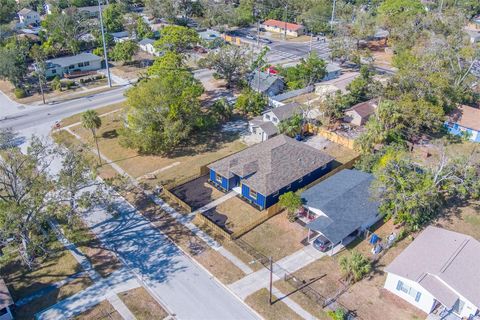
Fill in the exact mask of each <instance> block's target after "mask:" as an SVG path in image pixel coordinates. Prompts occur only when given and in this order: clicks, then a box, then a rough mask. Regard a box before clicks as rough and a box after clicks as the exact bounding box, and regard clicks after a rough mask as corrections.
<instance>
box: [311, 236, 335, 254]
mask: <svg viewBox="0 0 480 320" xmlns="http://www.w3.org/2000/svg"><path fill="white" fill-rule="evenodd" d="M313 247H314V248H315V249H317V250H318V251H321V252H326V251H328V250H330V249H331V248H332V243H331V242H330V241H329V240H328V239H327V238H325V236H323V235H319V236H318V237H317V238H316V239H315V240H314V241H313Z"/></svg>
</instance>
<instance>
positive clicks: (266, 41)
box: [258, 38, 272, 44]
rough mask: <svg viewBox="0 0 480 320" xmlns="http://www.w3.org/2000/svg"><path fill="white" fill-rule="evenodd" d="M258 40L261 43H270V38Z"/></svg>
mask: <svg viewBox="0 0 480 320" xmlns="http://www.w3.org/2000/svg"><path fill="white" fill-rule="evenodd" d="M258 41H260V42H262V43H266V44H270V43H272V40H270V39H266V38H260V39H259V40H258Z"/></svg>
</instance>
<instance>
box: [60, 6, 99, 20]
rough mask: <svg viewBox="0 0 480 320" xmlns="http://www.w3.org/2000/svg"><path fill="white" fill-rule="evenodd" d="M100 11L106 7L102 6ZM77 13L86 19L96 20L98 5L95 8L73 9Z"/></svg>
mask: <svg viewBox="0 0 480 320" xmlns="http://www.w3.org/2000/svg"><path fill="white" fill-rule="evenodd" d="M101 7H102V11H103V10H105V9H106V7H107V5H102V6H101ZM68 9H69V8H67V9H64V10H63V12H65V10H68ZM75 9H76V10H77V11H78V12H80V13H82V14H84V15H85V16H86V17H87V18H96V17H98V5H95V6H86V7H78V8H75Z"/></svg>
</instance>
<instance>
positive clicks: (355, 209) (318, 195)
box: [301, 169, 381, 250]
mask: <svg viewBox="0 0 480 320" xmlns="http://www.w3.org/2000/svg"><path fill="white" fill-rule="evenodd" d="M373 180H374V177H373V175H372V174H370V173H365V172H363V171H359V170H350V169H344V170H342V171H340V172H338V173H336V174H334V175H333V176H331V177H329V178H327V179H325V180H323V181H322V182H320V183H318V184H316V185H314V186H313V187H311V188H309V189H307V190H305V191H304V192H302V194H301V197H302V200H303V202H304V205H303V206H304V211H303V212H304V213H305V214H306V216H307V221H309V222H308V223H307V224H306V225H305V227H306V228H308V229H309V233H308V240H309V241H310V240H312V241H313V240H314V238H313V239H310V234H311V233H312V231H313V232H314V233H315V234H317V236H318V235H323V236H325V237H326V238H327V239H328V240H329V241H330V243H331V244H332V250H333V249H334V247H335V246H336V245H339V244H341V245H346V244H348V242H349V241H351V240H353V239H355V238H356V237H357V236H358V235H359V234H360V233H361V232H363V231H365V230H366V229H367V228H369V227H370V226H372V225H373V224H374V223H375V222H377V221H378V220H380V219H381V215H380V214H379V212H378V207H379V203H378V202H377V201H374V200H372V195H371V191H370V186H371V184H372V181H373Z"/></svg>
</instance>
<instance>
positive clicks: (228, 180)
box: [208, 135, 334, 209]
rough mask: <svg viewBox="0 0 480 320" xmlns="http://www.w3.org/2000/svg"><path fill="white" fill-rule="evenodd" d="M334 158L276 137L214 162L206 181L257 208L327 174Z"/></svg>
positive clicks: (297, 142)
mask: <svg viewBox="0 0 480 320" xmlns="http://www.w3.org/2000/svg"><path fill="white" fill-rule="evenodd" d="M333 160H334V158H333V157H331V156H330V155H328V154H326V153H324V152H322V151H320V150H317V149H315V148H313V147H311V146H309V145H307V144H305V143H303V142H299V141H296V140H294V139H292V138H289V137H287V136H285V135H278V136H276V137H273V138H272V139H268V140H267V141H265V142H262V143H259V144H256V145H254V146H252V147H249V148H247V149H245V150H243V151H240V152H237V153H235V154H233V155H231V156H229V157H226V158H224V159H222V160H219V161H217V162H214V163H212V164H210V165H209V166H208V168H209V169H210V179H209V181H210V182H211V183H213V184H214V185H215V186H217V187H218V188H221V189H223V190H225V191H229V190H232V189H233V190H235V191H237V193H239V194H240V195H241V196H242V197H243V198H244V199H246V200H247V201H248V202H250V203H252V204H253V205H255V206H257V207H259V208H260V209H265V208H268V207H270V206H272V205H273V204H275V203H276V202H277V201H278V197H279V196H280V195H282V194H284V193H286V192H289V191H296V190H298V189H299V188H302V187H304V186H305V185H307V184H309V183H311V182H312V181H314V180H316V179H318V178H320V177H321V176H323V175H324V174H325V173H327V172H329V171H330V170H331V167H332V162H333Z"/></svg>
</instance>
